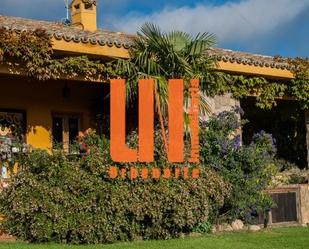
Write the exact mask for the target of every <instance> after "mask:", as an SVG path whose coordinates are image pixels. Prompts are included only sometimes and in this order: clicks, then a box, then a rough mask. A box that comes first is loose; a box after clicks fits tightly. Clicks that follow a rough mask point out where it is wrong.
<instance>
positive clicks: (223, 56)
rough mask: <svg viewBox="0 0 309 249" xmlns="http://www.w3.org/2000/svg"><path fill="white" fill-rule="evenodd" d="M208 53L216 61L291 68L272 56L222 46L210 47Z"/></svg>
mask: <svg viewBox="0 0 309 249" xmlns="http://www.w3.org/2000/svg"><path fill="white" fill-rule="evenodd" d="M209 54H210V55H211V56H214V57H216V58H217V60H218V61H224V62H231V63H238V64H243V65H249V66H260V67H271V68H277V69H288V70H289V69H291V68H292V66H291V65H289V64H288V63H285V62H280V61H277V60H275V57H273V56H267V55H260V54H251V53H245V52H239V51H234V50H229V49H222V48H211V49H210V51H209Z"/></svg>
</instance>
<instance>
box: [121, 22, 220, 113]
mask: <svg viewBox="0 0 309 249" xmlns="http://www.w3.org/2000/svg"><path fill="white" fill-rule="evenodd" d="M215 40H216V39H215V36H214V35H213V34H210V33H202V34H198V35H197V36H195V37H192V36H191V35H189V34H188V33H185V32H181V31H171V32H167V33H166V32H162V31H161V30H160V28H159V27H157V26H156V25H154V24H151V23H146V24H144V25H143V26H142V27H141V30H140V32H138V33H137V36H136V37H135V39H134V42H133V46H132V48H131V49H130V59H128V60H123V59H120V60H119V61H118V67H119V68H121V69H122V71H123V73H124V74H125V75H126V77H127V96H128V99H129V100H132V99H134V98H135V96H136V94H137V89H138V87H137V82H138V79H142V78H152V79H155V93H156V95H157V97H158V98H159V103H157V108H160V111H161V112H162V114H163V116H164V115H166V110H167V100H168V79H184V82H185V103H184V104H185V106H184V107H185V108H187V107H188V105H189V103H190V97H189V91H188V88H189V84H190V80H191V79H199V80H200V83H201V94H200V96H201V98H200V103H201V104H200V110H201V114H202V115H205V114H207V113H211V108H210V106H209V104H208V102H207V100H206V97H205V96H206V95H205V94H203V93H204V91H205V89H206V84H207V81H208V80H209V79H210V78H211V74H213V73H215V71H214V66H215V59H214V58H213V57H211V56H209V55H208V53H207V50H208V49H209V48H210V47H211V46H213V45H214V44H215Z"/></svg>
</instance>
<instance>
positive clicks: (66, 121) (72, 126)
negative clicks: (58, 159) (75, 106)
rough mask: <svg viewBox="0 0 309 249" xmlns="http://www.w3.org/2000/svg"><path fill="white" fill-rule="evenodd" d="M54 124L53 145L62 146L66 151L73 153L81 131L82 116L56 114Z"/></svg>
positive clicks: (55, 146)
mask: <svg viewBox="0 0 309 249" xmlns="http://www.w3.org/2000/svg"><path fill="white" fill-rule="evenodd" d="M52 125H53V127H52V137H53V147H54V148H59V146H60V147H61V148H62V149H63V150H64V151H65V152H68V153H73V152H74V148H73V147H74V145H76V141H77V138H78V133H79V131H80V117H79V116H78V115H67V114H66V115H58V114H54V115H53V124H52Z"/></svg>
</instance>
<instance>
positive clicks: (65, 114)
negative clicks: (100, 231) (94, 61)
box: [0, 0, 309, 151]
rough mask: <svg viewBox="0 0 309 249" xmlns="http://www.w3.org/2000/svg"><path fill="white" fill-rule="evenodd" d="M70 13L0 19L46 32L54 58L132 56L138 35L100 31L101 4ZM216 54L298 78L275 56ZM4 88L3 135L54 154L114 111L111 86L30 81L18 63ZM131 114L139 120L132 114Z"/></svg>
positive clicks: (227, 101)
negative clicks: (56, 17) (58, 18)
mask: <svg viewBox="0 0 309 249" xmlns="http://www.w3.org/2000/svg"><path fill="white" fill-rule="evenodd" d="M70 9H71V15H72V16H71V20H72V22H71V24H65V23H57V22H47V21H39V20H31V19H24V18H19V17H9V16H0V28H5V29H7V30H12V31H15V32H23V31H33V30H36V29H43V30H45V31H46V32H47V33H48V34H49V35H50V36H51V37H52V48H53V51H54V56H59V57H61V56H68V55H70V56H71V55H73V56H74V55H86V56H89V57H91V58H98V59H101V60H106V61H108V60H110V58H114V57H118V58H128V57H129V52H128V51H129V49H130V46H131V45H132V38H133V35H129V34H124V33H121V32H112V31H108V30H104V29H99V28H98V27H97V22H96V17H97V13H96V9H97V3H96V1H95V0H73V1H72V3H71V5H70ZM212 53H213V55H214V56H216V57H217V59H218V70H222V71H225V72H229V73H235V74H245V75H252V76H263V77H265V78H270V79H279V80H291V79H292V78H293V73H292V72H291V71H290V70H289V65H286V64H284V63H280V62H276V61H275V60H274V58H273V57H270V56H263V55H256V54H250V53H243V52H236V51H231V50H225V49H219V48H216V49H215V48H214V49H213V50H212ZM0 55H1V54H0ZM0 85H1V92H0V125H1V129H0V135H1V136H2V137H6V136H8V135H9V134H10V133H11V132H12V130H11V129H18V131H19V132H20V134H22V135H23V137H24V139H25V141H26V142H27V143H28V144H30V145H31V146H33V147H35V148H42V149H47V150H51V149H52V147H53V142H55V141H56V142H58V143H62V144H63V146H64V149H65V150H67V151H68V150H69V144H71V143H72V142H73V141H74V140H75V138H76V136H77V135H78V134H79V133H80V132H83V131H85V130H87V129H89V128H93V129H96V128H97V122H98V120H97V118H96V117H97V116H98V115H100V114H103V115H104V114H106V115H108V112H109V101H108V100H106V99H105V98H104V97H105V96H107V95H108V92H109V86H108V84H106V83H102V82H101V81H100V79H96V78H83V77H78V76H77V77H75V78H68V77H66V75H61V76H60V77H59V78H58V79H53V80H52V79H51V80H47V81H44V82H42V81H39V80H36V79H33V78H29V77H28V76H27V74H26V72H25V69H24V68H23V67H22V66H21V65H19V64H18V63H16V64H14V62H6V61H2V62H1V60H0ZM210 102H211V105H212V108H213V111H214V112H220V111H222V110H226V109H229V108H230V107H231V106H234V105H236V104H237V105H239V104H240V103H239V101H236V100H233V99H232V98H230V96H229V95H225V96H218V97H215V98H213V99H211V100H210ZM289 103H290V102H289ZM288 105H289V104H288ZM127 115H128V116H129V117H130V116H131V115H132V116H134V114H133V113H132V112H129V113H128V114H127ZM305 117H306V126H305V122H304V123H303V126H304V129H305V130H306V129H307V131H308V130H309V115H308V113H306V115H304V119H305ZM269 122H270V121H269ZM305 136H306V135H305ZM306 141H309V137H308V138H307V140H304V141H303V142H304V143H305V144H306Z"/></svg>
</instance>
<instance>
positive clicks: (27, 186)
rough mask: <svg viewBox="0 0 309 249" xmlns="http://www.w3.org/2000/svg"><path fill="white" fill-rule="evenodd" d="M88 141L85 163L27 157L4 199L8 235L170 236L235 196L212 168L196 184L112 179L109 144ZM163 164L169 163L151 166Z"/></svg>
mask: <svg viewBox="0 0 309 249" xmlns="http://www.w3.org/2000/svg"><path fill="white" fill-rule="evenodd" d="M84 140H85V141H87V144H88V149H89V150H90V153H89V155H87V156H85V157H82V158H79V157H75V158H74V157H70V158H68V157H67V156H65V155H64V154H63V153H62V152H59V151H55V152H54V153H53V155H50V154H48V153H46V152H45V151H34V152H33V153H32V154H30V155H29V156H28V157H26V158H24V160H23V162H22V165H23V170H22V171H20V172H19V173H17V174H16V175H15V176H14V177H13V178H12V181H11V183H10V185H9V187H8V188H7V189H5V190H3V192H2V195H1V197H0V212H1V213H2V214H4V215H5V217H6V219H5V221H4V222H3V223H2V228H3V229H5V231H7V232H8V233H10V234H12V235H15V236H17V237H19V238H21V239H23V240H28V241H31V242H62V243H75V244H83V243H110V242H114V241H126V240H134V239H137V238H141V237H142V238H144V239H167V238H172V237H178V236H179V235H180V234H181V233H188V232H191V231H193V229H194V228H195V227H196V226H198V225H199V224H203V223H205V222H206V221H207V220H208V219H209V214H210V213H211V212H212V210H211V209H212V207H217V206H221V205H222V204H223V201H224V197H225V196H227V195H228V193H229V185H228V184H227V183H225V182H224V180H223V178H222V177H220V176H219V175H218V174H217V173H216V172H215V171H213V170H211V169H209V168H206V167H204V168H202V174H201V177H200V178H199V179H195V180H194V179H191V180H184V179H179V180H171V179H169V180H164V179H161V180H153V179H149V180H141V179H137V180H128V179H127V180H119V179H116V180H112V179H110V178H109V177H108V176H107V170H108V168H109V166H110V165H111V160H110V158H109V149H108V148H109V142H108V140H106V139H104V138H103V139H99V138H98V137H97V136H95V135H94V134H89V135H87V136H86V137H85V138H84ZM133 140H134V139H133V138H132V141H133ZM158 153H160V152H158V151H157V152H156V156H158ZM161 153H162V152H161ZM162 157H164V156H163V155H162ZM139 166H144V165H137V166H136V167H139ZM158 166H160V167H163V166H164V165H161V164H160V165H157V164H156V163H153V164H151V165H147V167H149V168H151V167H158ZM179 166H181V165H179ZM119 167H130V165H119Z"/></svg>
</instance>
